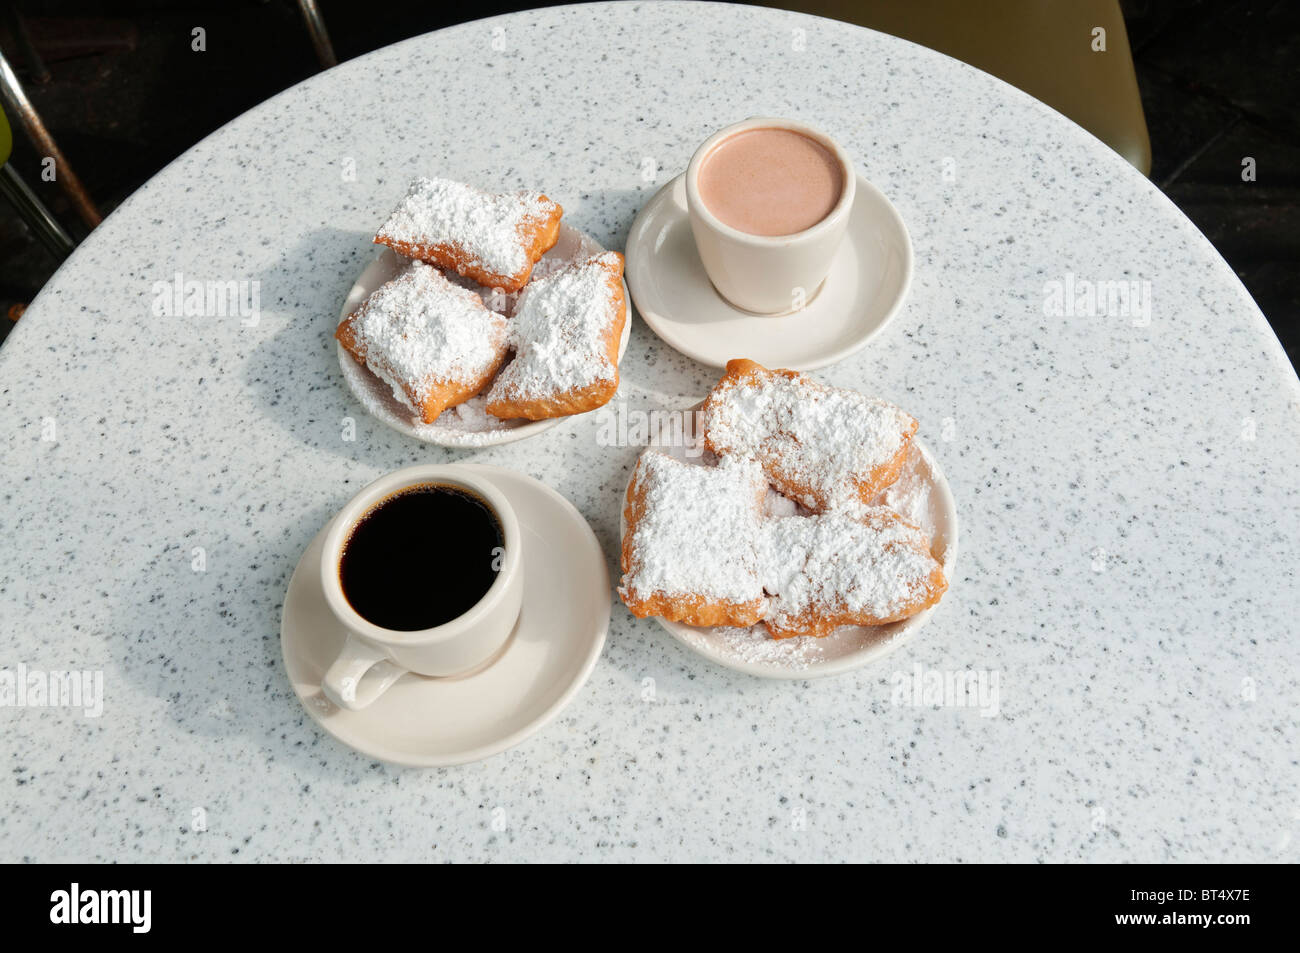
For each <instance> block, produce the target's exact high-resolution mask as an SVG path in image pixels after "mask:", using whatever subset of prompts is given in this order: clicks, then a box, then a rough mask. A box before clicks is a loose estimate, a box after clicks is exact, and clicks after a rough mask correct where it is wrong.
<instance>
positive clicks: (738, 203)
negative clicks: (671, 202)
mask: <svg viewBox="0 0 1300 953" xmlns="http://www.w3.org/2000/svg"><path fill="white" fill-rule="evenodd" d="M699 189H700V198H701V200H702V201H703V202H704V204H705V205H706V206H707V207H708V209H709V211H710V212H712V213H713V214H714V215H716V216H717V217H718V218H719V219H720V220H721V221H722V222H724V223H725V224H727V225H730V226H731V227H732V228H735V229H739V230H740V231H742V232H747V233H749V234H750V235H793V234H794V233H795V232H802V231H803V230H804V229H806V228H812V227H813V226H814V225H816V224H817V223H818V222H820V221H821V220H822V219H824V218H825V217H826V216H827V215H829V214H830V213H831V210H832V209H833V208H835V205H836V203H838V202H839V200H840V194H841V193H842V192H843V190H844V172H843V169H842V167H841V165H840V161H839V159H838V158H836V156H835V154H834V153H832V152H831V151H830V150H829V149H827V148H826V147H825V146H823V145H822V144H821V143H820V142H816V141H814V140H812V139H809V138H808V137H807V136H805V135H803V134H801V133H798V132H793V131H791V130H789V129H772V128H766V129H746V130H744V131H743V132H738V133H736V134H735V135H731V136H728V137H727V138H725V139H723V140H722V141H721V142H719V143H718V144H717V145H716V146H714V147H713V149H712V150H711V151H710V152H709V154H708V155H706V156H705V157H704V161H703V162H702V163H701V164H700V173H699Z"/></svg>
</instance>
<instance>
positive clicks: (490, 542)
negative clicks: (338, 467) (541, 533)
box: [339, 483, 505, 632]
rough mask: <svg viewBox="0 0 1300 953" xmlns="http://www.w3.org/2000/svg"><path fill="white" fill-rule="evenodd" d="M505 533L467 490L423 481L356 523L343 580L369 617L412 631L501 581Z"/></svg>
mask: <svg viewBox="0 0 1300 953" xmlns="http://www.w3.org/2000/svg"><path fill="white" fill-rule="evenodd" d="M504 542H505V541H504V538H503V535H502V531H501V524H500V522H498V520H497V517H496V514H495V513H493V512H492V510H491V509H490V508H489V507H488V505H487V503H485V502H484V501H483V500H481V499H479V498H478V497H477V496H475V495H474V494H472V493H470V492H468V491H467V490H462V489H460V488H459V487H455V486H447V485H445V484H440V483H422V484H420V485H418V486H412V487H408V488H406V489H404V490H401V491H399V492H398V493H396V494H394V495H393V496H390V497H388V499H386V500H383V501H382V502H380V503H379V504H377V505H376V506H374V507H372V508H371V509H370V511H369V512H367V513H366V514H365V516H363V517H361V519H360V520H359V521H358V522H357V525H356V526H354V527H353V529H352V535H351V536H349V537H348V540H347V542H345V543H344V544H343V555H342V557H341V558H340V559H339V582H340V583H341V584H342V585H343V594H344V595H345V596H346V597H347V600H348V603H349V604H350V605H351V606H352V608H353V609H355V610H356V611H357V614H358V615H360V616H361V617H362V618H363V619H365V620H367V621H368V622H372V623H374V624H375V625H377V626H381V627H383V628H385V629H393V630H396V631H399V632H413V631H415V630H418V629H430V628H433V627H434V626H435V625H442V624H443V623H444V622H450V621H451V620H452V619H454V618H456V617H457V616H460V615H464V614H465V613H466V612H467V611H468V610H469V609H471V608H473V606H474V605H475V603H477V602H478V601H479V600H480V599H482V598H483V596H484V595H485V594H486V593H487V591H488V589H490V588H491V586H492V583H493V582H495V581H496V578H497V570H499V569H500V568H501V561H502V558H503V555H502V554H503V553H504V552H505V550H504Z"/></svg>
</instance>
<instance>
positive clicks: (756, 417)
mask: <svg viewBox="0 0 1300 953" xmlns="http://www.w3.org/2000/svg"><path fill="white" fill-rule="evenodd" d="M703 420H704V442H705V446H707V447H708V449H709V450H711V451H712V452H713V453H716V454H718V455H719V456H725V455H728V454H731V455H736V456H744V457H752V458H754V459H756V460H758V462H759V463H761V464H762V465H763V469H764V470H765V471H767V476H768V479H769V480H771V481H772V484H773V486H775V487H776V488H777V489H778V490H780V491H781V492H782V493H783V494H785V495H786V496H788V497H790V498H791V499H794V500H798V501H799V502H800V503H802V504H803V505H804V506H806V507H808V508H809V509H813V510H824V509H827V508H831V507H834V506H836V505H837V504H861V503H869V502H870V501H871V500H873V499H874V498H875V497H876V495H877V494H879V493H880V491H881V490H883V489H885V488H886V487H888V486H889V485H890V484H892V483H893V482H894V481H895V480H897V479H898V474H899V473H900V472H901V471H902V468H903V463H904V462H905V461H906V459H907V450H908V447H909V446H910V445H911V441H912V435H913V434H914V433H916V421H915V420H914V419H913V418H912V417H910V416H909V415H908V414H906V413H904V412H903V411H902V410H900V409H899V408H897V407H895V406H894V405H893V404H891V403H889V402H887V401H884V400H880V399H879V398H876V397H867V396H865V395H863V394H859V393H858V392H857V391H854V390H848V389H847V388H843V387H831V386H829V385H827V384H822V383H820V382H818V381H816V380H813V379H812V378H811V377H806V376H804V375H803V374H799V373H797V372H795V371H785V370H776V371H770V370H768V369H767V368H765V367H763V366H762V365H761V364H756V363H755V362H754V361H747V360H735V361H728V362H727V372H726V374H725V375H723V378H722V380H720V381H719V382H718V384H717V386H715V387H714V388H713V390H712V391H711V392H710V393H709V396H708V399H707V400H706V401H705V402H704V408H703Z"/></svg>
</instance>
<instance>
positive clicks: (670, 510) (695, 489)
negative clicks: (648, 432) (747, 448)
mask: <svg viewBox="0 0 1300 953" xmlns="http://www.w3.org/2000/svg"><path fill="white" fill-rule="evenodd" d="M766 495H767V480H766V478H765V477H764V476H763V471H762V469H761V468H760V467H759V466H758V464H757V463H754V462H753V461H751V460H739V461H724V462H723V463H722V464H721V465H720V466H716V467H707V466H697V465H695V464H691V463H684V462H683V461H681V460H678V459H676V458H674V457H671V456H669V455H668V454H666V453H662V452H660V451H658V450H647V451H646V452H645V453H643V454H642V455H641V459H640V460H638V461H637V466H636V472H635V473H634V474H633V477H632V482H631V483H630V484H629V486H628V491H627V505H626V507H625V509H624V512H623V516H624V519H625V521H626V524H627V525H626V530H625V532H624V534H623V553H622V565H623V580H622V584H621V585H620V586H619V595H620V596H621V597H622V599H623V602H624V603H625V604H626V605H627V607H628V609H630V610H631V612H632V614H633V615H635V616H638V617H642V618H644V617H645V616H652V615H653V616H663V617H664V618H665V619H673V620H675V621H678V622H685V623H687V624H688V625H740V626H744V625H753V624H754V623H755V622H757V621H758V620H759V619H760V618H762V617H763V614H764V610H765V607H766V599H765V597H764V594H763V578H762V577H763V567H762V565H761V564H760V562H759V549H758V547H757V546H756V545H755V544H756V541H757V539H758V534H759V532H760V528H761V520H762V516H763V500H764V497H765V496H766Z"/></svg>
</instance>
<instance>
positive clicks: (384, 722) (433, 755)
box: [280, 464, 610, 767]
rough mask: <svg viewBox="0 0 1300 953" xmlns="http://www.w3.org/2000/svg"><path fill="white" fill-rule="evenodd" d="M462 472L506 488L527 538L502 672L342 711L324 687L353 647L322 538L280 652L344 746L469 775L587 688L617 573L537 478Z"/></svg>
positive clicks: (427, 681)
mask: <svg viewBox="0 0 1300 953" xmlns="http://www.w3.org/2000/svg"><path fill="white" fill-rule="evenodd" d="M459 465H460V466H466V467H469V468H470V469H473V470H476V471H478V472H479V473H480V474H481V475H482V476H485V477H487V478H488V479H489V480H491V481H492V482H493V483H494V484H496V486H497V488H498V489H500V490H501V492H503V493H504V494H505V495H506V497H507V498H508V499H509V500H510V505H511V506H512V507H514V510H515V513H516V515H517V516H518V517H519V525H520V527H521V529H522V530H523V540H524V554H523V558H524V562H523V567H524V569H523V571H524V604H523V611H522V613H521V614H520V617H519V624H518V625H517V626H516V627H515V632H514V634H513V635H512V636H511V637H510V641H509V642H508V643H507V644H506V647H505V649H504V650H503V651H502V652H501V654H500V655H499V656H498V657H497V658H496V659H495V660H494V661H493V662H491V663H490V664H489V665H487V666H486V667H485V668H482V669H479V670H478V671H476V672H473V673H471V674H468V675H462V676H458V677H455V678H425V677H423V676H419V675H411V674H406V675H403V676H402V677H401V678H400V679H398V680H397V682H396V683H395V684H394V685H393V686H392V687H391V688H390V689H388V691H387V692H385V693H384V694H383V696H381V697H380V698H379V700H378V701H376V702H375V703H374V704H372V705H370V706H369V707H368V708H365V709H363V710H361V711H348V710H346V709H342V708H338V707H336V706H335V705H334V704H333V703H332V702H330V701H329V700H328V699H326V698H325V696H324V695H323V694H322V693H321V688H320V683H321V678H322V677H323V676H324V674H325V671H326V669H328V668H329V666H330V664H331V663H332V662H333V661H334V657H335V656H336V655H337V654H338V652H339V650H340V649H341V648H342V645H343V632H342V630H341V628H340V626H339V624H338V621H337V620H336V619H335V618H334V616H333V615H332V614H331V613H330V610H329V608H328V607H327V606H326V604H325V597H324V593H323V592H322V591H321V585H320V572H319V569H318V567H319V563H320V553H321V545H322V541H323V539H324V535H325V530H324V529H322V530H321V531H320V532H319V533H318V534H317V535H316V538H315V539H313V540H312V542H311V545H310V546H308V547H307V551H306V552H305V553H304V554H303V556H302V559H301V560H300V561H299V563H298V568H297V569H296V570H295V571H294V574H293V579H292V580H291V581H290V583H289V591H288V593H286V595H285V598H284V614H283V617H282V619H281V622H280V648H281V651H282V652H283V654H284V667H285V670H286V671H287V672H288V675H289V682H290V684H292V685H293V690H294V692H295V693H296V694H297V696H298V700H299V701H301V702H302V704H303V707H304V708H306V709H307V711H308V713H309V714H310V715H311V716H312V717H313V718H314V719H316V721H317V722H319V723H320V725H321V727H323V728H324V729H325V730H326V731H328V732H329V733H330V734H331V735H333V736H334V737H335V738H337V739H338V740H339V741H341V742H343V743H344V744H346V745H348V746H349V747H352V748H355V749H356V750H357V751H360V752H362V753H363V754H366V755H370V756H371V757H374V758H379V759H382V760H384V761H391V762H393V763H395V764H404V765H414V766H418V767H444V766H447V765H454V764H464V763H466V762H469V761H478V760H480V759H482V758H486V757H488V756H489V755H493V754H496V753H497V752H499V751H504V750H505V749H506V748H509V747H511V746H512V745H516V744H518V743H519V742H521V741H523V740H524V739H525V738H527V737H528V736H529V735H531V734H533V733H534V732H536V731H538V730H539V729H540V728H541V727H542V726H543V725H545V724H547V723H548V722H549V721H551V720H552V719H553V718H555V716H556V715H558V714H559V713H560V712H561V711H562V710H563V709H564V707H565V706H566V705H567V704H568V703H569V702H570V701H572V700H573V697H574V695H576V694H577V692H578V690H579V689H580V688H582V686H583V685H584V684H585V683H586V681H587V678H588V676H590V675H591V670H592V669H593V668H594V667H595V665H596V659H597V658H599V657H600V652H601V649H602V648H603V647H604V645H605V633H606V631H607V630H608V628H609V612H610V587H609V572H608V570H607V569H606V567H605V556H604V553H603V552H602V551H601V548H600V543H598V542H597V541H596V537H595V534H593V533H592V531H591V527H589V526H588V525H587V521H586V520H585V519H583V517H582V514H581V513H579V512H578V511H577V510H576V509H575V508H574V507H573V505H572V504H571V503H570V502H569V501H568V500H566V499H565V498H564V497H562V496H561V495H560V494H559V493H557V492H555V490H553V489H551V488H550V487H548V486H546V485H545V484H544V483H540V482H539V481H537V480H535V479H533V478H532V477H530V476H526V475H524V474H522V473H517V472H515V471H513V470H506V469H502V468H500V467H490V466H482V465H479V464H459Z"/></svg>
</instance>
